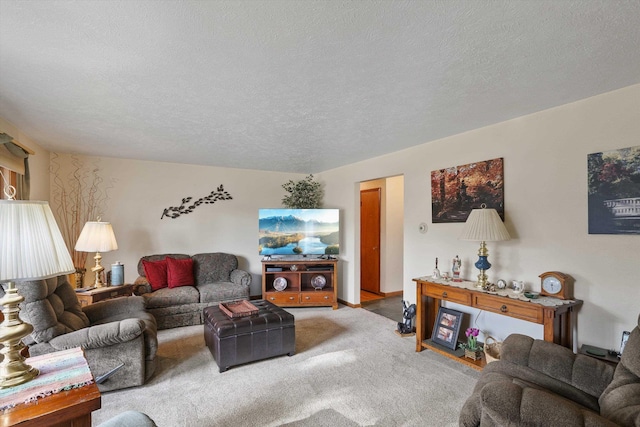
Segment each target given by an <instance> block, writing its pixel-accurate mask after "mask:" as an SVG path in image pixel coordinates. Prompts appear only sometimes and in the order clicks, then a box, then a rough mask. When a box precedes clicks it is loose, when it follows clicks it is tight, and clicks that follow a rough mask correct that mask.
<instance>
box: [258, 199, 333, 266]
mask: <svg viewBox="0 0 640 427" xmlns="http://www.w3.org/2000/svg"><path fill="white" fill-rule="evenodd" d="M258 227H259V237H260V241H259V247H260V255H338V253H339V248H340V243H339V235H340V221H339V210H338V209H296V210H292V209H261V210H260V213H259V226H258Z"/></svg>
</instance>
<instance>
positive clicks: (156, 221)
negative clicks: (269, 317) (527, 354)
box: [32, 85, 640, 348]
mask: <svg viewBox="0 0 640 427" xmlns="http://www.w3.org/2000/svg"><path fill="white" fill-rule="evenodd" d="M638 117H640V85H634V86H631V87H628V88H625V89H621V90H618V91H614V92H611V93H607V94H603V95H599V96H596V97H593V98H589V99H585V100H582V101H579V102H576V103H572V104H568V105H564V106H561V107H557V108H553V109H550V110H546V111H542V112H539V113H536V114H532V115H529V116H525V117H520V118H517V119H514V120H510V121H507V122H504V123H499V124H496V125H493V126H489V127H486V128H482V129H477V130H474V131H470V132H466V133H464V134H460V135H455V136H452V137H449V138H445V139H441V140H437V141H432V142H427V141H425V144H423V145H420V146H418V147H414V148H411V149H408V150H403V151H399V152H396V153H392V154H389V155H386V156H382V157H379V158H375V159H371V160H367V161H363V162H359V163H355V164H351V165H348V166H345V167H341V168H337V169H333V170H329V171H325V172H323V173H320V174H316V177H317V178H318V179H319V181H321V182H322V183H323V184H324V190H325V203H324V207H327V208H340V209H341V248H340V251H341V254H340V267H341V269H340V273H339V276H340V283H341V287H340V289H339V292H338V294H339V297H340V298H341V299H343V300H346V301H348V302H351V303H357V302H359V294H358V291H359V289H360V288H359V265H358V264H359V247H358V242H359V226H358V218H359V190H360V183H361V182H362V181H368V180H372V179H378V178H380V177H394V176H403V181H404V217H403V222H404V227H403V229H404V231H403V241H404V243H403V252H404V262H403V267H402V272H400V271H393V272H392V274H393V275H394V276H398V277H400V279H401V280H402V283H403V286H404V297H405V299H409V300H412V301H413V300H415V287H414V283H413V282H412V280H411V279H412V278H414V277H418V276H422V275H425V274H428V273H429V272H431V270H432V269H433V260H434V258H436V257H438V258H440V259H442V260H448V259H450V258H453V257H454V256H455V255H456V254H457V255H459V256H460V257H461V258H462V260H463V269H462V274H463V276H464V277H466V278H473V277H475V275H476V274H477V273H476V271H475V269H474V268H473V263H474V262H475V260H476V259H477V255H476V253H477V249H478V248H477V246H478V245H477V244H476V243H473V242H465V241H458V235H459V233H460V232H461V230H462V224H432V223H431V200H430V172H431V171H432V170H435V169H440V168H443V167H448V166H455V165H461V164H466V163H470V162H474V161H481V160H487V159H492V158H497V157H503V158H504V165H505V204H506V207H505V212H506V226H507V228H508V230H509V232H510V233H511V235H512V237H513V239H512V240H510V241H508V242H497V243H489V252H490V255H489V260H490V261H491V263H492V264H493V267H492V269H491V270H489V272H488V273H489V277H490V279H491V280H496V279H497V278H505V279H508V280H511V279H520V280H524V281H525V282H527V283H528V284H529V285H530V286H534V287H539V279H538V275H539V274H540V273H542V272H544V271H549V270H559V271H563V272H566V273H568V274H571V275H572V276H573V277H574V278H575V279H576V297H577V298H580V299H583V300H584V301H585V304H584V306H583V307H582V308H581V309H580V311H579V314H578V329H579V331H578V338H579V341H580V343H588V344H596V345H600V346H603V347H607V348H608V347H611V348H618V346H619V341H620V335H621V333H622V331H623V330H625V329H630V328H632V327H633V326H634V325H635V324H636V322H637V316H638V304H637V301H638V300H639V298H640V287H638V285H637V283H638V277H640V258H639V255H638V254H640V237H639V236H616V235H589V234H587V183H586V173H587V170H586V167H587V159H586V157H587V154H589V153H594V152H598V151H606V150H611V149H617V148H623V147H630V146H635V145H639V144H640V139H639V135H640V120H638ZM389 143H390V144H393V141H389ZM99 160H100V162H101V164H102V167H103V168H104V171H105V173H106V175H105V176H107V177H113V178H115V179H117V182H116V184H115V186H114V189H113V192H112V197H111V200H110V204H109V206H110V207H109V209H108V210H107V211H106V212H105V216H104V219H105V220H110V221H111V222H112V223H113V225H114V229H115V232H116V237H117V239H118V244H119V246H120V249H119V250H118V251H117V252H113V253H106V254H104V259H103V263H104V264H105V265H109V264H111V263H113V262H115V261H116V260H120V261H122V262H123V263H124V264H125V267H126V268H125V277H126V280H127V281H130V280H133V279H134V278H135V277H136V272H135V264H136V262H137V260H138V259H139V257H140V256H142V255H144V254H149V253H160V252H186V253H191V254H193V253H197V252H206V251H227V252H232V253H235V254H237V255H239V257H240V259H241V261H240V264H241V267H243V268H245V269H248V270H249V271H251V273H253V276H254V284H253V286H252V294H257V293H259V289H260V279H259V274H260V258H259V256H258V255H257V210H258V209H259V208H264V207H277V206H280V205H281V204H280V200H281V198H282V196H283V195H284V194H283V192H284V190H282V188H281V185H282V184H283V183H284V182H286V181H288V180H289V179H294V180H297V179H301V178H302V177H303V176H302V175H295V174H284V173H272V172H260V171H250V170H238V169H225V168H214V167H203V166H190V165H181V164H168V163H157V162H143V161H134V160H119V159H109V158H101V159H99ZM34 163H35V162H34ZM38 163H39V165H38V167H37V169H38V171H37V172H36V171H32V172H34V174H36V175H37V176H38V179H37V180H34V188H38V187H39V186H41V185H42V182H45V181H46V178H45V175H46V173H47V172H46V171H48V165H43V164H41V162H40V161H38ZM33 169H36V167H34V168H33ZM36 181H37V182H36ZM220 184H224V186H225V189H227V190H228V191H229V193H231V195H232V196H233V200H232V201H226V202H218V203H216V204H214V205H203V206H201V207H199V208H198V209H196V210H195V211H194V212H193V213H191V214H189V215H186V216H182V217H180V218H177V219H163V220H161V219H160V216H161V214H162V211H163V209H164V208H166V207H169V206H176V205H178V204H179V203H180V200H181V199H182V198H183V197H186V196H193V197H196V198H197V197H201V196H203V195H206V194H208V193H209V192H210V191H211V190H213V189H214V188H216V187H217V186H218V185H220ZM38 192H40V191H39V190H38ZM421 222H425V223H427V224H428V232H427V233H426V234H421V233H420V232H419V231H418V225H419V224H420V223H421ZM457 308H458V309H460V310H462V311H466V312H469V313H471V314H472V315H473V316H476V315H478V313H477V312H475V311H472V310H470V309H469V308H466V307H457ZM474 318H475V317H474ZM475 321H476V324H477V325H478V326H479V327H480V328H481V329H482V330H484V331H486V332H488V333H491V334H492V335H493V336H495V337H496V338H499V339H502V338H504V337H506V335H507V334H509V333H511V332H522V333H526V334H529V335H531V336H535V337H538V338H540V337H541V336H542V327H541V326H538V325H532V324H530V323H527V322H523V321H518V320H514V319H506V320H505V318H503V317H501V316H498V315H493V314H489V313H482V314H480V315H479V316H477V319H476V320H475Z"/></svg>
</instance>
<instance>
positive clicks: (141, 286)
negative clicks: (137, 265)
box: [133, 276, 153, 295]
mask: <svg viewBox="0 0 640 427" xmlns="http://www.w3.org/2000/svg"><path fill="white" fill-rule="evenodd" d="M151 292H153V289H151V285H150V284H149V281H148V280H147V278H146V277H144V276H139V277H138V278H137V279H136V281H135V282H133V294H134V295H143V294H148V293H151Z"/></svg>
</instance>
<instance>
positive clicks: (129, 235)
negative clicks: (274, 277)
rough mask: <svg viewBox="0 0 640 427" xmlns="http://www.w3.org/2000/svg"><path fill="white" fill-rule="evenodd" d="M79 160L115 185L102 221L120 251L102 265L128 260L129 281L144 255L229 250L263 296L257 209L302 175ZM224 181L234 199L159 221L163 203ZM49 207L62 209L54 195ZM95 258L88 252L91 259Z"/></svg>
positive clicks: (275, 200)
mask: <svg viewBox="0 0 640 427" xmlns="http://www.w3.org/2000/svg"><path fill="white" fill-rule="evenodd" d="M79 158H80V159H82V160H83V161H85V162H89V163H90V164H95V165H96V166H98V167H99V168H100V176H101V177H102V178H104V179H105V182H106V183H107V184H109V185H112V188H111V190H110V191H109V201H108V204H107V208H106V209H105V211H104V212H103V213H102V220H103V221H109V222H111V223H112V225H113V229H114V232H115V235H116V240H117V241H118V250H117V251H114V252H107V253H103V254H102V256H103V259H102V264H103V265H104V266H105V268H106V269H107V270H109V269H110V268H109V266H110V265H111V264H113V263H114V262H116V261H121V262H122V263H124V265H125V280H126V281H127V282H133V281H134V280H135V279H136V277H137V276H138V274H137V271H136V266H137V262H138V260H139V259H140V257H141V256H143V255H150V254H156V253H186V254H196V253H201V252H229V253H233V254H235V255H237V256H238V258H239V262H240V267H241V268H243V269H245V270H247V271H249V272H251V273H252V275H253V281H252V285H251V294H252V295H260V293H261V285H260V274H261V264H260V259H261V258H260V256H259V255H258V209H260V208H273V207H280V206H281V199H282V197H283V196H284V195H285V191H284V190H283V189H282V187H281V185H282V184H284V183H285V182H287V181H288V180H290V179H293V180H298V179H301V178H302V177H303V176H302V175H298V174H284V173H275V172H261V171H253V170H244V169H228V168H217V167H207V166H194V165H184V164H175V163H159V162H147V161H138V160H123V159H113V158H105V157H102V158H97V157H82V156H80V157H79ZM68 159H69V156H68V155H61V156H60V159H59V163H60V164H61V173H62V174H64V173H68V172H69V170H70V166H69V163H68ZM221 184H222V185H224V189H225V190H226V191H227V192H228V193H229V194H230V195H231V196H232V197H233V199H232V200H225V201H218V202H216V203H214V204H203V205H200V206H199V207H197V208H196V209H195V210H194V211H193V212H191V213H189V214H186V215H181V216H179V217H178V218H175V219H171V218H166V217H165V218H164V219H160V218H161V216H162V213H163V211H164V209H165V208H168V207H171V206H179V205H180V203H181V200H182V199H183V198H185V197H193V200H197V199H199V198H201V197H203V196H207V195H209V194H210V193H211V191H212V190H215V189H216V188H217V187H218V186H219V185H221ZM52 185H53V184H52ZM51 205H52V209H54V212H56V210H55V209H56V203H55V201H53V200H52V202H51ZM92 263H93V259H92V257H91V256H90V257H89V259H88V260H87V264H88V265H89V266H90V265H92ZM89 275H90V274H89ZM89 279H91V278H87V280H89Z"/></svg>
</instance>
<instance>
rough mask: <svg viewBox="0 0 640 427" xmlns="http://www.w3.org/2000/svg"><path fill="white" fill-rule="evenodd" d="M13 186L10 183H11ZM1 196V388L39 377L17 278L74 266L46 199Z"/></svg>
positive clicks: (46, 275) (65, 271)
mask: <svg viewBox="0 0 640 427" xmlns="http://www.w3.org/2000/svg"><path fill="white" fill-rule="evenodd" d="M10 188H13V187H10ZM5 193H6V194H7V195H8V196H9V198H10V199H9V200H0V283H5V282H6V283H7V286H6V289H5V295H4V296H3V297H2V299H0V304H1V305H2V314H3V315H4V321H3V322H2V324H0V343H1V344H2V345H3V348H2V350H0V353H1V354H2V355H3V356H4V358H3V360H2V362H0V388H7V387H13V386H16V385H19V384H23V383H26V382H28V381H30V380H32V379H33V378H35V377H37V376H38V374H39V372H38V370H37V369H35V368H33V367H31V366H29V365H28V364H26V363H25V359H24V357H23V356H22V355H21V354H20V351H21V350H22V349H23V348H24V344H23V343H22V338H24V337H26V336H27V335H29V334H30V333H31V332H33V326H31V325H30V324H28V323H24V322H22V320H21V319H20V316H19V312H20V307H19V304H20V303H21V302H22V301H24V297H22V296H21V295H19V294H18V290H17V289H16V287H15V282H16V281H25V280H39V279H47V278H50V277H55V276H58V275H61V274H69V273H72V272H74V271H75V268H74V267H73V261H72V260H71V255H69V251H68V249H67V247H66V245H65V243H64V239H63V238H62V234H61V233H60V229H59V228H58V225H57V224H56V220H55V218H54V217H53V213H52V212H51V208H50V207H49V203H47V202H39V201H28V200H13V194H15V190H14V193H13V194H9V193H7V191H5Z"/></svg>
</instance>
